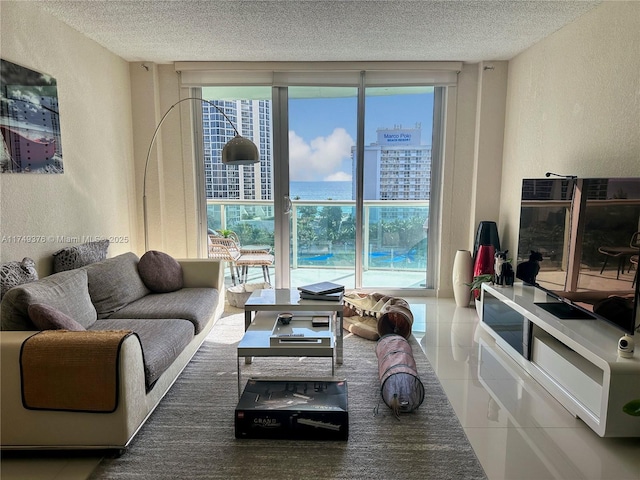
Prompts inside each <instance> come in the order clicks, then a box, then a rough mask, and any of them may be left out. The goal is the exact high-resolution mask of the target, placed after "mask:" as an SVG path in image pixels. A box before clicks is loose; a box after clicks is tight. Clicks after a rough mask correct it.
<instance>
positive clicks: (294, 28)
mask: <svg viewBox="0 0 640 480" xmlns="http://www.w3.org/2000/svg"><path fill="white" fill-rule="evenodd" d="M36 3H38V4H39V6H40V7H41V8H42V9H44V10H45V11H46V12H47V13H49V14H51V15H53V16H55V17H57V18H59V19H60V20H62V21H63V22H65V23H67V24H68V25H69V26H71V27H72V28H74V29H76V30H78V31H79V32H81V33H82V34H84V35H86V36H87V37H89V38H91V39H93V40H95V41H96V42H98V43H99V44H101V45H103V46H104V47H105V48H107V49H108V50H110V51H112V52H113V53H115V54H117V55H119V56H121V57H122V58H124V59H126V60H129V61H153V62H157V63H171V62H174V61H189V60H194V61H195V60H200V61H355V60H362V61H365V60H366V61H374V60H379V61H385V60H404V61H414V60H418V61H420V60H457V61H466V62H478V61H481V60H508V59H510V58H512V57H514V56H515V55H517V54H518V53H519V52H521V51H523V50H525V49H526V48H528V47H530V46H531V45H533V44H535V43H537V42H538V41H540V40H541V39H543V38H544V37H546V36H548V35H550V34H552V33H553V32H555V31H557V30H559V29H560V28H562V27H563V26H565V25H567V24H568V23H571V22H572V21H574V20H575V19H576V18H578V17H579V16H581V15H583V14H584V13H586V12H587V11H589V10H591V9H592V8H594V7H595V6H596V5H598V4H599V3H601V1H586V0H580V1H574V0H559V1H550V0H537V1H527V0H509V1H507V0H495V1H494V0H447V1H436V0H422V1H364V0H362V1H361V0H351V1H313V0H306V1H304V0H303V1H300V0H299V1H290V0H281V1H270V0H265V1H235V0H226V1H221V0H182V1H180V0H177V1H122V0H106V1H105V0H84V1H71V0H65V1H56V0H46V1H37V2H36Z"/></svg>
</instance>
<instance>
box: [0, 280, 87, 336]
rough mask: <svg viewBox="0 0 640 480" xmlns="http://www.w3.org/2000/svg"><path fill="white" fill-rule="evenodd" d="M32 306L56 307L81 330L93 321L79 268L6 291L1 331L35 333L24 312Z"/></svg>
mask: <svg viewBox="0 0 640 480" xmlns="http://www.w3.org/2000/svg"><path fill="white" fill-rule="evenodd" d="M34 303H44V304H46V305H49V306H51V307H53V308H56V309H58V310H60V311H61V312H63V313H65V314H67V315H69V316H70V317H71V318H73V319H74V320H75V321H76V322H78V323H79V324H80V325H82V326H83V327H85V328H89V327H90V326H91V325H93V323H94V322H95V321H96V319H97V314H96V309H95V307H94V306H93V304H92V303H91V297H90V296H89V289H88V284H87V272H86V271H84V270H82V269H76V270H69V271H68V272H60V273H54V274H53V275H49V276H48V277H44V278H41V279H40V280H37V281H35V282H29V283H25V284H24V285H18V286H17V287H14V288H12V289H11V290H9V291H8V292H7V294H6V295H5V296H4V298H3V299H2V303H0V324H1V326H2V330H35V326H34V325H33V322H32V321H31V318H30V317H29V312H28V308H29V305H31V304H34Z"/></svg>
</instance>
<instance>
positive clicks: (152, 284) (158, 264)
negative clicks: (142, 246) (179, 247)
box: [138, 250, 184, 293]
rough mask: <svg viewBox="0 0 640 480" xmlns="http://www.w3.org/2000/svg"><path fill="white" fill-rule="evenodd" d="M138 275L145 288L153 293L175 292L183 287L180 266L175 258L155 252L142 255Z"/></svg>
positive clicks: (150, 251)
mask: <svg viewBox="0 0 640 480" xmlns="http://www.w3.org/2000/svg"><path fill="white" fill-rule="evenodd" d="M138 273H139V274H140V278H141V279H142V281H143V282H144V284H145V285H146V286H147V288H148V289H149V290H151V291H152V292H155V293H168V292H175V291H176V290H180V289H181V288H182V286H183V285H184V282H183V279H182V266H181V265H180V264H179V263H178V261H177V260H176V259H175V258H173V257H171V256H170V255H167V254H166V253H163V252H158V251H156V250H149V251H148V252H147V253H145V254H144V255H142V257H141V258H140V261H139V262H138Z"/></svg>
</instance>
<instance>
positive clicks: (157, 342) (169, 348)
mask: <svg viewBox="0 0 640 480" xmlns="http://www.w3.org/2000/svg"><path fill="white" fill-rule="evenodd" d="M90 330H132V331H133V332H135V333H136V334H137V335H138V337H139V338H140V344H141V345H142V352H143V356H144V358H143V360H144V374H145V382H146V386H147V390H150V389H151V388H152V387H153V384H154V383H155V382H156V380H158V378H160V375H162V373H163V372H164V371H165V370H166V369H167V368H169V366H170V365H171V364H172V363H173V362H174V360H175V359H176V358H177V357H178V355H180V353H182V351H183V350H184V349H185V348H186V346H187V345H189V343H190V342H191V340H193V337H194V335H193V324H192V323H191V322H188V321H185V320H180V319H156V320H142V319H134V320H132V319H112V318H106V319H102V320H98V321H97V322H96V323H94V324H93V325H92V326H91V328H90Z"/></svg>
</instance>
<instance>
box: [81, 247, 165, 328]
mask: <svg viewBox="0 0 640 480" xmlns="http://www.w3.org/2000/svg"><path fill="white" fill-rule="evenodd" d="M82 269H83V270H86V272H87V275H88V279H89V295H91V301H92V302H93V304H94V305H95V307H96V311H97V312H98V318H107V317H109V316H110V315H111V314H113V313H114V312H117V311H118V310H120V309H121V308H122V307H124V306H126V305H128V304H130V303H131V302H134V301H136V300H138V299H140V298H142V297H144V296H145V295H148V294H149V293H150V292H149V289H148V288H147V287H146V286H145V284H144V282H143V281H142V279H141V278H140V275H139V274H138V256H137V255H136V254H135V253H133V252H128V253H123V254H122V255H118V256H117V257H113V258H108V259H106V260H103V261H102V262H98V263H92V264H91V265H87V266H85V267H82ZM130 318H135V317H130ZM163 318H167V315H165V316H164V317H163Z"/></svg>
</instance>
